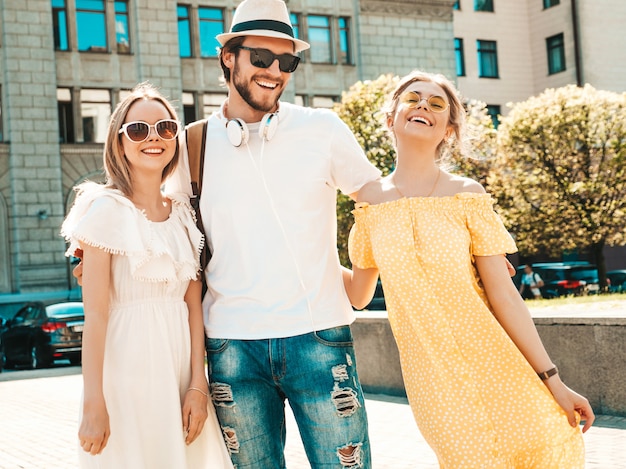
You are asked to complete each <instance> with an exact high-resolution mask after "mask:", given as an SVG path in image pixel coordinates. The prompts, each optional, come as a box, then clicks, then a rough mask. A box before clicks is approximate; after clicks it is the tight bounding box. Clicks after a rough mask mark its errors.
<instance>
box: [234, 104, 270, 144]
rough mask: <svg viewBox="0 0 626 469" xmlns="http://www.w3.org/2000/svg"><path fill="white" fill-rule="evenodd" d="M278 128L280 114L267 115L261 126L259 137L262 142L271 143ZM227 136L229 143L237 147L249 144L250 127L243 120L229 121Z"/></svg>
mask: <svg viewBox="0 0 626 469" xmlns="http://www.w3.org/2000/svg"><path fill="white" fill-rule="evenodd" d="M222 115H223V114H222ZM277 128H278V113H277V112H271V113H267V114H265V115H264V116H263V118H262V119H261V123H260V125H259V137H261V139H262V140H265V141H266V142H269V141H270V140H271V139H272V137H274V135H275V134H276V129H277ZM226 134H227V135H228V141H229V142H230V143H232V144H233V145H234V146H236V147H239V146H241V145H245V144H247V143H248V140H249V139H250V131H249V130H248V126H247V125H246V123H245V122H244V121H243V120H242V119H239V118H234V119H228V120H227V121H226Z"/></svg>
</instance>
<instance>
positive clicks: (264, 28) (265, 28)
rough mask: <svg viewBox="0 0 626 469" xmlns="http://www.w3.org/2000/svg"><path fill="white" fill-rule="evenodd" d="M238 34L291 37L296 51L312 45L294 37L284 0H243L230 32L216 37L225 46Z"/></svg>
mask: <svg viewBox="0 0 626 469" xmlns="http://www.w3.org/2000/svg"><path fill="white" fill-rule="evenodd" d="M237 36H262V37H274V38H279V39H289V40H290V41H292V42H293V43H294V44H295V52H301V51H303V50H306V49H308V48H309V47H311V46H310V45H309V43H308V42H304V41H301V40H300V39H296V38H295V37H294V35H293V27H292V26H291V20H290V19H289V12H288V11H287V5H285V2H284V1H283V0H244V1H243V2H241V3H240V4H239V6H238V7H237V9H236V10H235V15H234V16H233V23H232V25H231V26H230V32H228V33H224V34H218V35H217V36H216V39H217V40H218V42H219V43H220V44H221V45H222V46H223V45H224V44H226V43H227V42H228V41H229V40H230V39H232V38H234V37H237Z"/></svg>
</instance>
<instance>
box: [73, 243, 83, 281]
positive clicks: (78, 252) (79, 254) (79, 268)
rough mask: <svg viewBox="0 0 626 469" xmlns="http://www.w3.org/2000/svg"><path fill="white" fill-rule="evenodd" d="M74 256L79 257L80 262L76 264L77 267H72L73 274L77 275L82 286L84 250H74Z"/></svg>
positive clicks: (77, 279)
mask: <svg viewBox="0 0 626 469" xmlns="http://www.w3.org/2000/svg"><path fill="white" fill-rule="evenodd" d="M74 257H78V258H79V259H80V262H79V263H78V264H76V267H74V269H72V275H73V276H74V277H76V281H77V282H78V284H79V285H80V286H81V287H82V286H83V250H82V249H80V248H79V249H77V250H76V251H74Z"/></svg>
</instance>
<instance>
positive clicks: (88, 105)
mask: <svg viewBox="0 0 626 469" xmlns="http://www.w3.org/2000/svg"><path fill="white" fill-rule="evenodd" d="M80 114H81V118H82V120H83V141H85V142H96V143H104V141H105V139H106V134H107V127H108V125H109V118H110V117H111V93H110V92H109V91H108V90H89V89H84V90H81V91H80Z"/></svg>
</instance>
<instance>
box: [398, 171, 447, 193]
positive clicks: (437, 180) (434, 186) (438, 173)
mask: <svg viewBox="0 0 626 469" xmlns="http://www.w3.org/2000/svg"><path fill="white" fill-rule="evenodd" d="M394 176H395V174H394ZM439 176H441V169H440V168H439V169H438V170H437V177H436V178H435V183H434V184H433V188H432V189H431V190H430V192H429V193H428V194H426V195H424V196H412V197H430V196H431V195H433V192H435V189H436V188H437V183H438V182H439ZM392 182H393V187H394V189H395V190H396V192H397V193H398V194H400V195H401V196H402V197H403V198H405V199H408V197H407V196H406V195H404V194H403V193H402V191H401V190H400V188H399V187H398V185H397V184H396V179H395V177H392Z"/></svg>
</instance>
